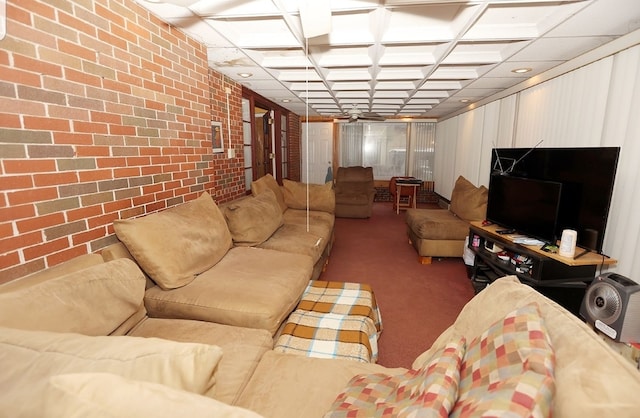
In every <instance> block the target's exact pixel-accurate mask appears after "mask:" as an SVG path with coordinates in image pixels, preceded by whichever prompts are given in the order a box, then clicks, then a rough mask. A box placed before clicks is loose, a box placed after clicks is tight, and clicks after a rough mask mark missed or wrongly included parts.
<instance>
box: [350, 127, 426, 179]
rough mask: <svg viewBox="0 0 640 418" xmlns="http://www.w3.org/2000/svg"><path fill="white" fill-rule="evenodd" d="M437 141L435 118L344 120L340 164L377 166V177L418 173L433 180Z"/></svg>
mask: <svg viewBox="0 0 640 418" xmlns="http://www.w3.org/2000/svg"><path fill="white" fill-rule="evenodd" d="M434 142H435V123H433V122H411V123H406V122H383V123H368V122H356V123H344V124H342V125H341V129H340V165H341V166H342V167H349V166H359V165H361V166H365V167H373V175H374V178H375V179H376V180H389V179H390V178H391V177H394V176H414V177H417V178H419V179H421V180H423V181H432V180H433V161H434ZM407 150H408V151H407Z"/></svg>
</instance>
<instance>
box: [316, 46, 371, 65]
mask: <svg viewBox="0 0 640 418" xmlns="http://www.w3.org/2000/svg"><path fill="white" fill-rule="evenodd" d="M311 54H312V55H313V57H314V58H315V59H316V61H317V63H318V65H319V66H320V67H325V68H338V67H368V66H370V65H372V64H373V60H372V59H371V57H370V56H369V48H368V47H353V48H346V47H342V48H325V49H323V50H321V51H319V50H313V51H312V52H311Z"/></svg>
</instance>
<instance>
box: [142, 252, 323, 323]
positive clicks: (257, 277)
mask: <svg viewBox="0 0 640 418" xmlns="http://www.w3.org/2000/svg"><path fill="white" fill-rule="evenodd" d="M312 270H313V260H312V259H311V257H309V256H306V255H302V254H293V253H285V252H281V251H273V250H266V249H263V248H255V247H234V248H232V249H231V250H230V251H229V252H228V253H227V255H226V256H225V257H224V258H223V259H222V260H221V261H220V262H219V263H218V264H216V265H215V266H214V267H212V268H211V269H209V270H207V271H206V272H204V273H202V274H201V275H199V276H198V277H197V278H196V279H195V280H193V281H192V282H191V284H189V286H184V287H181V288H178V289H172V290H169V291H163V290H161V289H159V288H158V287H153V288H151V289H148V290H147V292H146V294H145V305H146V307H147V310H148V312H149V315H150V316H155V317H162V318H183V319H197V320H201V321H209V322H218V323H220V324H227V325H236V326H240V327H249V328H260V329H266V330H268V331H270V332H271V333H272V334H273V333H275V332H276V330H277V329H278V327H279V326H280V324H281V323H282V321H283V320H284V319H285V318H286V317H287V315H289V313H290V312H291V311H292V310H293V308H294V307H295V306H296V304H297V302H298V299H300V296H301V295H302V292H303V291H304V289H305V287H306V285H307V283H308V282H309V279H310V278H311V274H312Z"/></svg>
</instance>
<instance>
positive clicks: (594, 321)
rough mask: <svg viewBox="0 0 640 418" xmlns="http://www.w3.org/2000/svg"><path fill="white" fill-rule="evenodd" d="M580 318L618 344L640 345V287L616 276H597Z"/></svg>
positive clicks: (585, 300) (581, 308)
mask: <svg viewBox="0 0 640 418" xmlns="http://www.w3.org/2000/svg"><path fill="white" fill-rule="evenodd" d="M580 315H581V316H582V317H583V318H584V319H585V320H586V321H587V322H588V323H589V324H591V325H593V327H594V328H596V329H597V330H599V331H600V332H602V333H603V334H605V335H606V336H608V337H609V338H611V339H613V340H615V341H619V342H640V284H638V283H636V282H634V281H633V280H631V279H629V278H627V277H624V276H622V275H620V274H616V273H604V274H601V275H599V276H598V277H596V278H595V279H594V280H593V282H591V284H590V285H589V287H588V288H587V291H586V292H585V294H584V298H583V299H582V305H581V307H580Z"/></svg>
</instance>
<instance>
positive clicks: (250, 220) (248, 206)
mask: <svg viewBox="0 0 640 418" xmlns="http://www.w3.org/2000/svg"><path fill="white" fill-rule="evenodd" d="M224 217H225V219H226V220H227V225H228V226H229V230H230V231H231V237H232V238H233V242H234V244H236V245H242V246H253V245H259V244H262V243H263V242H265V241H266V240H267V239H269V237H270V236H271V235H273V233H274V232H275V231H276V230H277V229H278V228H280V227H281V226H282V224H283V222H284V221H283V218H282V211H281V210H280V206H279V205H278V201H277V200H276V196H275V194H274V193H273V192H272V191H271V189H267V190H265V191H263V192H262V193H260V194H259V195H257V196H255V197H249V198H247V199H242V200H239V201H238V202H235V203H231V204H229V205H227V206H226V207H225V209H224Z"/></svg>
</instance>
